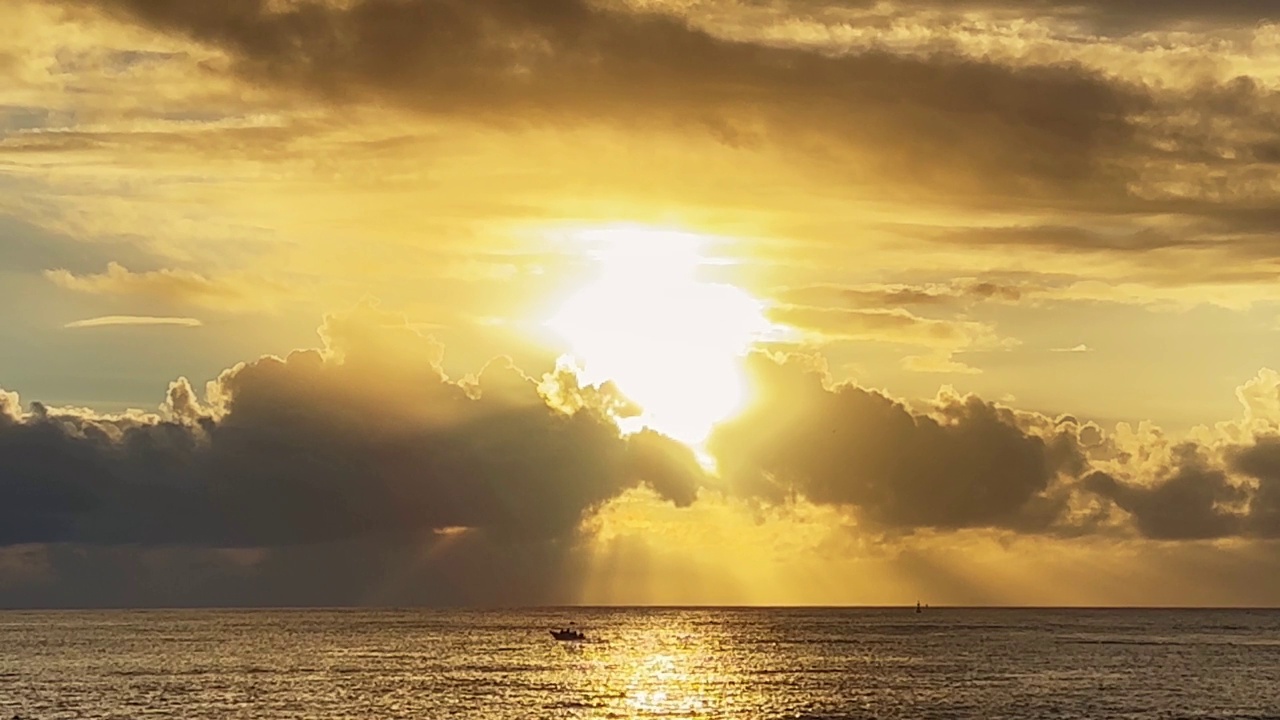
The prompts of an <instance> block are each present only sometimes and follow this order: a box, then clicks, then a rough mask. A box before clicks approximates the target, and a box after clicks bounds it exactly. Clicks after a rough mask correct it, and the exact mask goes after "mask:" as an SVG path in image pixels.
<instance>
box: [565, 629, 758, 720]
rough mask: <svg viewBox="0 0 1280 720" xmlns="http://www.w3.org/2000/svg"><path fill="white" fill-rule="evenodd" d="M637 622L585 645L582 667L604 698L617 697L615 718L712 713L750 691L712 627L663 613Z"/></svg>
mask: <svg viewBox="0 0 1280 720" xmlns="http://www.w3.org/2000/svg"><path fill="white" fill-rule="evenodd" d="M635 620H637V621H636V622H630V623H627V625H626V626H623V627H615V628H612V629H611V632H609V633H608V634H607V637H602V638H601V639H600V641H599V642H595V643H588V644H586V645H584V646H583V647H582V649H581V652H582V660H583V662H581V663H580V664H579V665H578V668H577V669H578V671H580V672H582V673H583V674H584V675H585V676H586V677H584V678H582V679H583V680H586V681H587V682H588V683H589V684H591V685H593V686H594V688H593V690H594V691H595V694H596V695H597V696H598V697H601V698H611V699H612V701H611V702H608V703H607V704H608V705H609V706H610V710H611V711H612V712H611V714H610V716H611V717H626V718H651V717H665V718H698V717H712V716H715V715H716V714H717V713H718V712H719V711H721V710H722V709H723V708H724V706H725V704H726V701H730V702H731V699H730V698H728V697H726V694H728V693H732V694H737V693H739V692H740V691H741V690H744V689H746V684H745V683H744V682H742V680H743V678H741V677H738V674H737V673H734V672H733V671H732V669H731V668H728V667H726V666H725V664H724V660H725V654H724V653H720V652H717V648H722V647H724V646H725V644H726V641H727V638H723V637H714V636H715V635H716V634H717V633H716V632H708V629H707V628H708V627H709V626H700V625H698V624H694V623H690V622H687V621H684V622H681V621H679V620H677V617H676V616H674V615H673V614H671V613H665V612H661V611H655V612H654V613H652V614H648V613H646V614H645V616H644V617H642V618H636V619H635ZM673 621H674V622H673ZM725 629H726V628H725V627H724V626H723V625H721V626H718V627H716V631H718V632H720V633H723V632H724V630H725Z"/></svg>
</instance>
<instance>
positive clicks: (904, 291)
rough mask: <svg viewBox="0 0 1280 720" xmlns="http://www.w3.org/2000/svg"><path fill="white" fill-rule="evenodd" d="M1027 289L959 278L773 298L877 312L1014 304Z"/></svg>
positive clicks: (790, 291) (830, 286) (799, 290)
mask: <svg viewBox="0 0 1280 720" xmlns="http://www.w3.org/2000/svg"><path fill="white" fill-rule="evenodd" d="M1030 289H1031V288H1028V287H1027V286H1026V285H1025V284H1018V283H1010V282H1004V281H995V280H977V279H960V280H953V281H951V282H949V283H930V284H921V285H910V284H905V283H897V284H880V283H868V284H863V285H840V284H834V283H818V284H812V285H803V286H798V287H785V288H779V289H777V290H775V291H774V295H775V296H776V297H778V298H779V299H780V300H782V301H783V302H786V303H791V304H796V305H810V306H817V307H837V308H856V309H863V310H877V309H894V308H906V307H911V306H919V307H937V306H947V305H959V306H969V305H973V304H975V303H979V302H999V303H1018V302H1019V301H1021V300H1022V299H1023V298H1024V297H1025V296H1026V295H1027V294H1028V290H1030Z"/></svg>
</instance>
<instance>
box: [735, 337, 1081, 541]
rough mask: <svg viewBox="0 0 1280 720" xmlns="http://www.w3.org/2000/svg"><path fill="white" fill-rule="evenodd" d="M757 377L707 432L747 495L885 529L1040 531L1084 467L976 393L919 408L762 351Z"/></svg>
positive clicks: (1065, 444)
mask: <svg viewBox="0 0 1280 720" xmlns="http://www.w3.org/2000/svg"><path fill="white" fill-rule="evenodd" d="M752 377H753V385H754V389H755V391H756V392H757V393H759V397H758V400H757V402H756V403H755V404H754V405H753V406H752V407H751V408H749V409H748V410H747V412H746V413H745V414H744V415H743V416H742V417H741V418H739V419H736V420H734V421H732V422H730V423H728V424H726V425H724V426H722V427H721V428H720V429H719V430H717V432H716V433H715V435H714V436H713V437H712V439H711V450H712V452H713V454H714V455H715V456H716V458H717V460H718V462H719V463H720V466H721V467H722V469H724V471H725V473H726V476H727V479H728V480H729V481H730V482H731V483H733V484H734V485H735V486H736V487H738V488H739V489H740V490H741V491H744V492H748V493H752V494H764V495H771V496H774V497H781V496H785V495H786V494H787V493H789V492H792V491H794V492H797V493H800V494H802V495H804V496H806V497H808V498H809V499H810V500H812V501H814V502H818V503H829V504H834V505H844V506H850V507H854V508H856V509H857V511H858V512H859V513H860V516H861V517H863V518H864V519H866V520H869V521H871V522H872V523H875V524H877V525H882V526H888V527H892V528H905V529H910V528H924V527H929V528H966V527H1004V528H1013V529H1018V530H1025V531H1043V530H1047V529H1049V528H1050V526H1052V525H1053V524H1054V522H1055V521H1056V520H1057V518H1058V516H1059V515H1060V514H1061V511H1062V509H1063V508H1062V507H1061V505H1060V498H1059V496H1058V495H1057V494H1056V493H1054V492H1051V486H1052V485H1053V484H1054V481H1055V479H1056V478H1058V476H1059V475H1060V474H1062V473H1067V472H1073V471H1075V470H1077V469H1078V467H1079V464H1080V460H1079V458H1078V454H1077V452H1076V451H1075V450H1074V448H1073V447H1072V446H1071V444H1070V441H1069V439H1068V438H1067V437H1066V436H1061V437H1052V438H1050V439H1047V440H1046V439H1045V438H1041V437H1038V436H1036V435H1033V434H1031V433H1030V432H1028V431H1027V430H1025V429H1023V427H1021V425H1020V423H1019V421H1018V419H1017V418H1016V417H1015V416H1014V415H1013V414H1012V413H1011V412H1009V411H1007V410H1003V409H1001V408H998V407H996V406H994V405H991V404H989V403H985V402H983V401H981V400H979V399H977V398H973V397H969V398H950V399H948V400H947V401H946V402H945V403H944V404H943V405H941V406H940V407H938V408H937V410H938V412H937V413H936V414H929V415H926V414H919V413H916V412H913V411H911V410H909V409H908V408H907V407H906V406H904V405H902V404H901V403H899V402H897V401H894V400H892V399H891V398H889V397H887V396H885V395H882V394H880V393H878V392H875V391H871V390H867V389H864V388H860V387H857V386H855V385H851V384H843V385H839V386H836V387H834V388H828V387H826V386H825V385H824V383H823V377H822V375H821V373H819V372H817V371H815V370H812V369H810V368H808V367H806V366H805V365H804V364H803V363H800V362H799V361H797V360H794V359H788V360H785V361H782V362H777V361H775V360H773V359H770V358H768V357H765V356H761V355H757V356H754V357H753V359H752Z"/></svg>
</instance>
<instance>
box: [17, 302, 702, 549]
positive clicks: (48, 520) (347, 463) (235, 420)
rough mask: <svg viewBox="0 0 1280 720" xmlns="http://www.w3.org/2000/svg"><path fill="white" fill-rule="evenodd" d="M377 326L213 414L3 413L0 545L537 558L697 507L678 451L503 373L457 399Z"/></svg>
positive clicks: (692, 477)
mask: <svg viewBox="0 0 1280 720" xmlns="http://www.w3.org/2000/svg"><path fill="white" fill-rule="evenodd" d="M391 319H392V320H393V319H394V318H391ZM388 323H389V319H388V318H387V317H384V316H382V315H381V314H380V313H377V312H376V311H373V310H371V309H369V308H364V309H363V310H361V311H359V312H358V313H357V314H356V315H353V316H350V317H346V318H333V319H331V320H330V322H329V323H328V324H327V325H326V327H325V335H326V337H327V342H328V349H329V351H330V352H332V353H334V354H335V355H338V354H340V355H341V360H339V359H337V358H336V357H326V356H325V355H323V354H322V353H321V352H319V351H314V350H312V351H299V352H295V353H292V354H291V355H289V357H287V358H285V359H278V358H270V357H268V358H262V359H260V360H257V361H255V362H252V363H248V364H243V365H240V366H238V367H236V368H234V369H232V370H229V371H227V372H226V373H224V374H223V376H222V377H221V378H219V380H218V381H217V382H216V384H215V386H214V389H213V390H212V397H213V402H214V403H216V404H217V405H218V406H219V407H218V408H217V409H216V410H210V409H208V408H203V407H202V406H201V405H200V404H199V403H198V402H197V400H196V398H195V397H194V394H193V393H192V392H191V390H190V388H189V387H188V386H187V385H186V384H185V383H176V384H175V385H174V386H173V388H172V389H171V391H170V394H169V399H168V400H167V402H166V414H167V415H168V416H169V419H167V420H163V421H158V422H157V421H154V420H140V419H136V418H115V419H112V418H102V417H94V416H89V415H86V414H79V413H73V412H66V411H50V410H47V409H45V408H44V407H43V406H42V405H40V404H39V403H34V404H33V405H32V412H31V413H30V414H29V415H28V416H26V417H18V416H17V414H16V411H15V410H14V409H13V408H8V409H6V410H4V411H3V412H0V544H3V545H18V544H27V543H80V544H85V545H112V544H140V545H147V546H168V545H186V546H203V547H215V548H220V547H270V546H286V545H296V544H308V543H320V542H336V541H342V540H344V539H347V538H356V537H368V536H389V537H397V536H405V537H408V536H413V535H415V534H420V533H423V532H428V531H432V530H439V529H444V528H454V527H465V528H472V529H476V530H479V531H482V532H483V533H485V534H487V535H489V536H492V537H494V538H510V539H517V538H524V539H526V540H528V539H550V538H556V537H566V536H569V535H572V534H573V532H574V531H575V530H576V528H577V525H578V523H579V521H580V520H581V519H582V517H583V515H584V513H586V512H587V511H588V510H589V509H591V508H593V507H595V506H597V505H599V504H601V503H603V502H604V501H606V500H608V499H609V498H611V497H613V496H615V495H617V494H619V493H620V492H622V491H623V490H624V489H625V488H627V487H631V486H634V485H636V484H638V483H640V482H644V481H647V480H651V481H652V485H653V486H654V487H655V488H656V489H658V490H659V491H660V492H662V493H665V494H667V495H669V496H670V497H672V498H673V499H675V500H676V501H678V502H680V503H682V504H684V503H688V502H690V501H691V498H692V497H693V493H694V492H695V487H696V485H697V484H698V483H699V482H700V480H701V470H700V469H699V468H698V467H697V465H696V464H692V465H691V464H689V463H687V462H682V461H681V459H682V458H683V455H682V452H684V451H683V450H681V449H679V448H678V446H676V444H675V443H674V441H671V440H669V439H667V438H664V437H661V436H657V435H646V436H644V437H643V438H641V439H634V438H633V439H632V440H630V441H628V440H625V439H623V438H621V437H619V435H618V433H617V430H616V428H615V427H614V425H613V424H612V423H611V422H610V421H608V420H607V419H605V418H603V417H602V416H600V415H598V414H596V413H593V412H590V411H582V412H578V413H575V414H573V415H566V414H564V413H561V412H558V411H555V410H552V409H551V408H549V407H547V405H546V404H544V403H542V402H532V401H531V400H532V399H536V397H537V396H536V392H535V390H534V386H533V383H532V381H530V380H529V379H527V378H524V379H523V383H521V382H519V381H518V380H517V379H515V378H513V373H516V372H518V371H516V370H515V369H514V368H510V367H509V366H508V367H506V368H505V369H504V368H502V367H501V366H498V367H495V368H491V369H490V370H489V371H487V372H486V373H484V374H482V376H481V377H480V380H479V382H478V384H475V385H472V386H468V387H464V386H463V385H460V384H455V383H453V382H451V381H448V380H447V379H445V378H444V377H442V376H441V374H440V371H439V370H438V366H436V365H433V364H432V362H431V360H432V359H433V358H434V357H436V356H437V352H438V349H437V348H434V347H433V346H431V344H430V343H428V342H427V341H426V340H425V339H424V338H421V337H419V336H418V335H417V334H416V333H414V332H412V331H411V330H409V329H408V328H407V327H405V326H403V325H402V324H401V325H396V324H395V323H393V322H392V323H390V324H388ZM6 403H7V404H11V401H6Z"/></svg>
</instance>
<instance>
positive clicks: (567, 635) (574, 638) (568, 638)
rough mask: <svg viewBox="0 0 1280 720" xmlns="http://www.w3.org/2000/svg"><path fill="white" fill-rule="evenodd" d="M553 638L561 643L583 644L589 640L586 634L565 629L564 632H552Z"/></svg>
mask: <svg viewBox="0 0 1280 720" xmlns="http://www.w3.org/2000/svg"><path fill="white" fill-rule="evenodd" d="M551 637H553V638H555V639H557V640H559V641H561V642H582V641H583V640H586V639H587V636H586V634H584V633H582V632H581V631H578V630H573V629H571V628H565V629H564V630H552V631H551Z"/></svg>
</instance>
